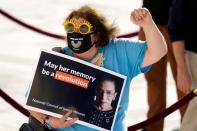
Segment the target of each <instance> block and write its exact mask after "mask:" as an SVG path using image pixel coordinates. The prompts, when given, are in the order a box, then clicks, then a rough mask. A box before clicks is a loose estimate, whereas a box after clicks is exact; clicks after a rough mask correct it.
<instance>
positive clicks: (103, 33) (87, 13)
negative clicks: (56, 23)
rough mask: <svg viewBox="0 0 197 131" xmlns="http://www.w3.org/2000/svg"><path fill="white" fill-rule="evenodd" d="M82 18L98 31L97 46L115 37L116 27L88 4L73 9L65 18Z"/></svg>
mask: <svg viewBox="0 0 197 131" xmlns="http://www.w3.org/2000/svg"><path fill="white" fill-rule="evenodd" d="M73 17H75V18H84V19H86V20H87V21H89V22H90V23H91V24H92V25H93V27H94V30H95V31H96V33H98V42H97V43H96V46H97V47H101V46H105V45H107V44H108V42H109V40H110V38H111V37H115V34H116V33H117V28H116V27H114V25H113V24H111V25H109V24H108V23H107V20H106V18H105V17H104V16H103V15H102V14H101V13H100V12H98V11H97V10H96V9H95V8H93V7H90V6H88V5H85V6H82V7H81V8H79V9H77V10H73V11H72V12H71V13H70V14H69V15H68V17H67V18H66V20H68V19H71V18H73Z"/></svg>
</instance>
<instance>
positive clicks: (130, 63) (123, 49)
mask: <svg viewBox="0 0 197 131" xmlns="http://www.w3.org/2000/svg"><path fill="white" fill-rule="evenodd" d="M115 45H116V50H117V54H118V55H117V58H118V61H120V63H119V66H120V67H121V68H123V72H124V74H126V75H127V76H130V77H134V76H136V75H138V74H140V73H144V72H147V71H149V69H150V67H151V66H146V67H143V68H141V64H142V62H143V60H144V56H145V53H146V50H147V43H146V42H145V41H138V40H136V41H134V40H131V39H119V40H117V44H115Z"/></svg>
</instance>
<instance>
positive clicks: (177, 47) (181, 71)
mask: <svg viewBox="0 0 197 131" xmlns="http://www.w3.org/2000/svg"><path fill="white" fill-rule="evenodd" d="M172 46H173V51H174V56H175V59H176V63H177V87H178V89H179V90H180V91H182V92H184V93H188V92H189V90H190V89H191V77H190V74H189V71H188V68H187V64H186V61H185V42H184V41H174V42H173V43H172Z"/></svg>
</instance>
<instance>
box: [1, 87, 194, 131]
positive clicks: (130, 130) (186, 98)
mask: <svg viewBox="0 0 197 131" xmlns="http://www.w3.org/2000/svg"><path fill="white" fill-rule="evenodd" d="M0 95H1V97H2V98H3V99H4V100H5V101H6V102H8V103H9V104H10V105H12V106H13V107H14V108H15V109H17V110H18V111H20V112H21V113H22V114H24V115H25V116H29V112H28V111H27V110H26V109H25V108H23V107H22V106H21V105H20V104H18V103H17V102H16V101H15V100H13V99H12V98H11V97H10V96H8V95H7V94H6V93H5V92H3V90H1V89H0ZM194 96H196V94H195V93H194V92H193V91H191V92H190V93H189V94H187V95H186V96H184V97H182V99H180V100H179V101H177V102H176V103H174V104H173V105H171V106H170V107H168V108H167V109H165V110H163V111H161V112H160V113H158V114H156V115H155V116H153V117H151V118H149V119H147V120H145V121H142V122H140V123H137V124H135V125H132V126H129V127H128V131H136V130H138V129H142V128H144V127H146V126H147V125H151V124H153V123H154V122H156V121H159V120H161V119H164V118H165V117H166V116H167V115H169V114H171V113H172V112H174V111H175V110H177V109H179V108H180V107H182V106H183V105H185V104H186V103H188V102H189V101H190V100H191V99H193V98H194Z"/></svg>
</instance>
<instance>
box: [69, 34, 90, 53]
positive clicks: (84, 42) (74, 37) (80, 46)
mask: <svg viewBox="0 0 197 131" xmlns="http://www.w3.org/2000/svg"><path fill="white" fill-rule="evenodd" d="M90 35H91V34H80V33H67V42H68V47H69V48H70V49H71V50H72V51H73V52H75V53H83V52H86V51H88V50H89V49H90V48H91V47H92V46H93V45H94V44H92V42H91V37H90Z"/></svg>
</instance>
